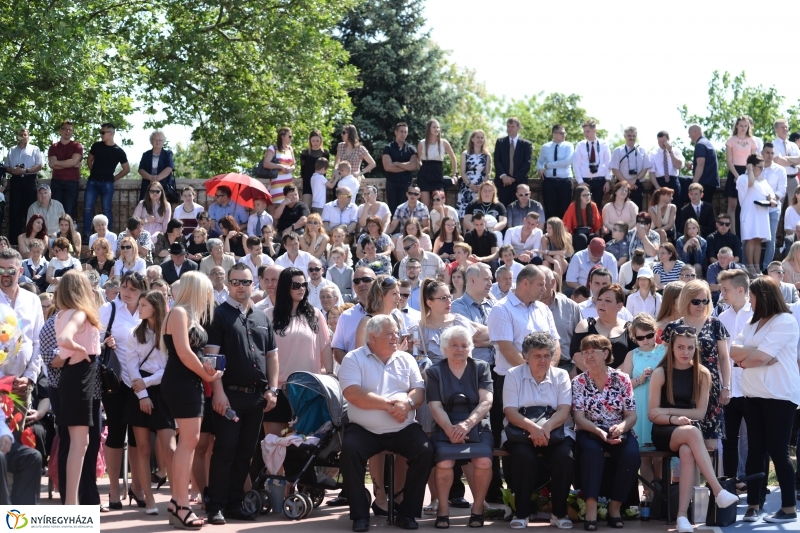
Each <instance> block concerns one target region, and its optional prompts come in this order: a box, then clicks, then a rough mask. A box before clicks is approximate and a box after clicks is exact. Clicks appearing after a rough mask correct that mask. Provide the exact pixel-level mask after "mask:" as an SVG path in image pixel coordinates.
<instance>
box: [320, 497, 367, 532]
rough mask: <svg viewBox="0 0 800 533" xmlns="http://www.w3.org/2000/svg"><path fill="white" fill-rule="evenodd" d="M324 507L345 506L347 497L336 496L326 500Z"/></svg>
mask: <svg viewBox="0 0 800 533" xmlns="http://www.w3.org/2000/svg"><path fill="white" fill-rule="evenodd" d="M325 505H330V506H331V507H341V506H343V505H347V497H346V496H337V497H335V498H334V499H332V500H328V501H327V502H325ZM359 520H360V519H359ZM367 527H369V523H367ZM359 531H361V530H359ZM363 531H366V529H365V530H363Z"/></svg>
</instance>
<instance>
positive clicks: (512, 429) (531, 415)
mask: <svg viewBox="0 0 800 533" xmlns="http://www.w3.org/2000/svg"><path fill="white" fill-rule="evenodd" d="M519 414H521V415H522V416H524V417H525V418H527V419H528V420H531V421H532V422H533V423H534V424H537V425H541V424H542V423H544V422H547V421H548V420H550V417H552V416H553V415H554V414H556V410H555V409H553V408H552V407H550V406H549V405H545V406H541V405H531V406H530V407H520V408H519ZM565 438H566V434H565V433H564V425H563V424H562V425H560V426H558V427H557V428H555V429H553V430H552V431H551V432H550V444H558V443H559V442H561V441H563V440H564V439H565ZM506 440H507V441H508V442H527V443H530V442H531V434H530V432H529V431H528V430H526V429H523V428H521V427H519V426H515V425H514V424H512V423H511V422H509V423H508V424H506Z"/></svg>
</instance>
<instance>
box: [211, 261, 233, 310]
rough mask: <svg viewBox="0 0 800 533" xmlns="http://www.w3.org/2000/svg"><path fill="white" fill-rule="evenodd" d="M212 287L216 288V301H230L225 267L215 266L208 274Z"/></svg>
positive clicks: (220, 302) (219, 302) (221, 302)
mask: <svg viewBox="0 0 800 533" xmlns="http://www.w3.org/2000/svg"><path fill="white" fill-rule="evenodd" d="M208 277H209V279H210V280H211V287H212V288H213V289H214V301H215V302H216V303H217V305H221V304H223V303H225V302H226V301H228V287H227V286H226V285H225V269H224V268H222V267H221V266H215V267H214V268H212V269H211V272H209V274H208Z"/></svg>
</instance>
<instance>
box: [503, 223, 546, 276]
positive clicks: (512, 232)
mask: <svg viewBox="0 0 800 533" xmlns="http://www.w3.org/2000/svg"><path fill="white" fill-rule="evenodd" d="M523 238H524V239H525V240H524V241H523V240H522V239H523ZM503 244H510V245H511V246H513V247H514V253H515V254H516V255H517V259H518V260H519V261H520V262H522V263H530V262H531V260H533V259H536V258H538V257H539V256H538V255H536V254H535V253H533V251H534V250H540V249H541V248H542V230H541V229H540V228H539V213H536V212H535V211H533V212H530V213H528V214H527V215H526V216H525V220H524V221H523V223H522V226H517V227H515V228H509V229H508V230H507V231H506V235H505V237H504V238H503ZM540 262H541V261H539V263H540Z"/></svg>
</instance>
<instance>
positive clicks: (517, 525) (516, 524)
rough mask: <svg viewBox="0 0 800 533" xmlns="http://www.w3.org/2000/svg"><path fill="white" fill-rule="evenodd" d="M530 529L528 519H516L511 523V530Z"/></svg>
mask: <svg viewBox="0 0 800 533" xmlns="http://www.w3.org/2000/svg"><path fill="white" fill-rule="evenodd" d="M526 527H528V519H527V518H514V519H513V520H512V521H511V529H525V528H526Z"/></svg>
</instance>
